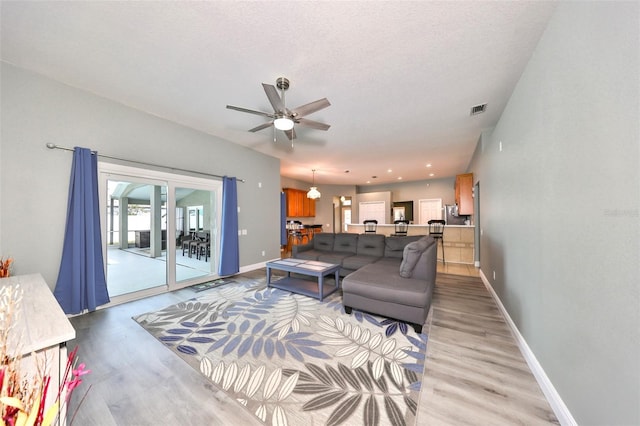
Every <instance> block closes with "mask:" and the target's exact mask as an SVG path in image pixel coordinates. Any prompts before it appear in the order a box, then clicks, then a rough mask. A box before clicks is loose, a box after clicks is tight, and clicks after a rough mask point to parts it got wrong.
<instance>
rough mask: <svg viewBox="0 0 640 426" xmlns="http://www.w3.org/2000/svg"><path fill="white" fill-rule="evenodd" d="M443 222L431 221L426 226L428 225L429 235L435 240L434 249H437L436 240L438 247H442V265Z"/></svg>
mask: <svg viewBox="0 0 640 426" xmlns="http://www.w3.org/2000/svg"><path fill="white" fill-rule="evenodd" d="M445 223H446V222H445V221H444V220H435V219H432V220H430V221H429V222H427V224H428V225H429V235H431V236H432V237H433V238H434V239H435V240H436V249H437V248H438V240H440V246H442V263H443V264H444V263H445V261H444V238H443V234H444V224H445Z"/></svg>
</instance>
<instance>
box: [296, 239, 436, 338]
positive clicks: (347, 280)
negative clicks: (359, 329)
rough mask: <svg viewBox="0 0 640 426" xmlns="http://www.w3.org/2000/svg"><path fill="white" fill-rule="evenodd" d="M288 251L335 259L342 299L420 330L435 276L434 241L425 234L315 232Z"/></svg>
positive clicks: (301, 256)
mask: <svg viewBox="0 0 640 426" xmlns="http://www.w3.org/2000/svg"><path fill="white" fill-rule="evenodd" d="M292 257H294V258H299V259H307V260H318V261H321V262H328V263H333V264H338V265H340V276H342V277H344V278H343V279H342V294H343V305H344V307H345V311H346V312H347V313H351V310H352V309H354V308H355V309H357V310H361V311H366V312H371V313H374V314H379V315H383V316H386V317H389V318H394V319H398V320H401V321H404V322H408V323H410V324H411V325H412V326H413V327H414V329H415V330H416V332H418V333H420V332H421V330H422V325H423V324H424V322H425V320H426V318H427V314H428V313H429V308H430V306H431V298H432V295H433V288H434V286H435V277H436V244H435V240H434V239H433V238H432V237H429V236H403V237H385V236H384V235H378V234H347V233H344V234H330V233H320V234H316V235H315V236H314V238H313V240H311V241H310V242H309V243H307V244H302V245H297V246H293V251H292Z"/></svg>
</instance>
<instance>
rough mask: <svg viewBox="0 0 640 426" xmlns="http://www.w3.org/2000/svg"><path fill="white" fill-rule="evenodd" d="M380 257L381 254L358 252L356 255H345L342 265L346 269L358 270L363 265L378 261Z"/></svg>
mask: <svg viewBox="0 0 640 426" xmlns="http://www.w3.org/2000/svg"><path fill="white" fill-rule="evenodd" d="M380 259H381V257H380V256H363V255H359V254H356V255H355V256H349V257H345V258H344V259H343V260H342V267H343V268H345V269H353V270H356V269H360V268H362V267H363V266H366V265H369V264H371V263H374V262H377V261H378V260H380Z"/></svg>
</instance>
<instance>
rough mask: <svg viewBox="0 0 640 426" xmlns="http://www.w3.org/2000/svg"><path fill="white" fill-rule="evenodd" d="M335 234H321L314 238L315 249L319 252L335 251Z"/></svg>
mask: <svg viewBox="0 0 640 426" xmlns="http://www.w3.org/2000/svg"><path fill="white" fill-rule="evenodd" d="M333 235H334V234H333V233H330V232H320V233H317V234H315V235H314V236H313V240H312V241H313V248H314V249H315V250H319V251H332V250H333Z"/></svg>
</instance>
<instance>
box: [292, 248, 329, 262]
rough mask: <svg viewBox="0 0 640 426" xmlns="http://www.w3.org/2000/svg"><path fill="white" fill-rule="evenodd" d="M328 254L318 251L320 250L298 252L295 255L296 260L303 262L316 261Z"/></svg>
mask: <svg viewBox="0 0 640 426" xmlns="http://www.w3.org/2000/svg"><path fill="white" fill-rule="evenodd" d="M327 253H330V252H326V251H320V250H314V249H311V250H306V251H299V252H297V253H296V256H295V257H296V259H304V260H318V258H319V257H320V256H321V255H323V254H327Z"/></svg>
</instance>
